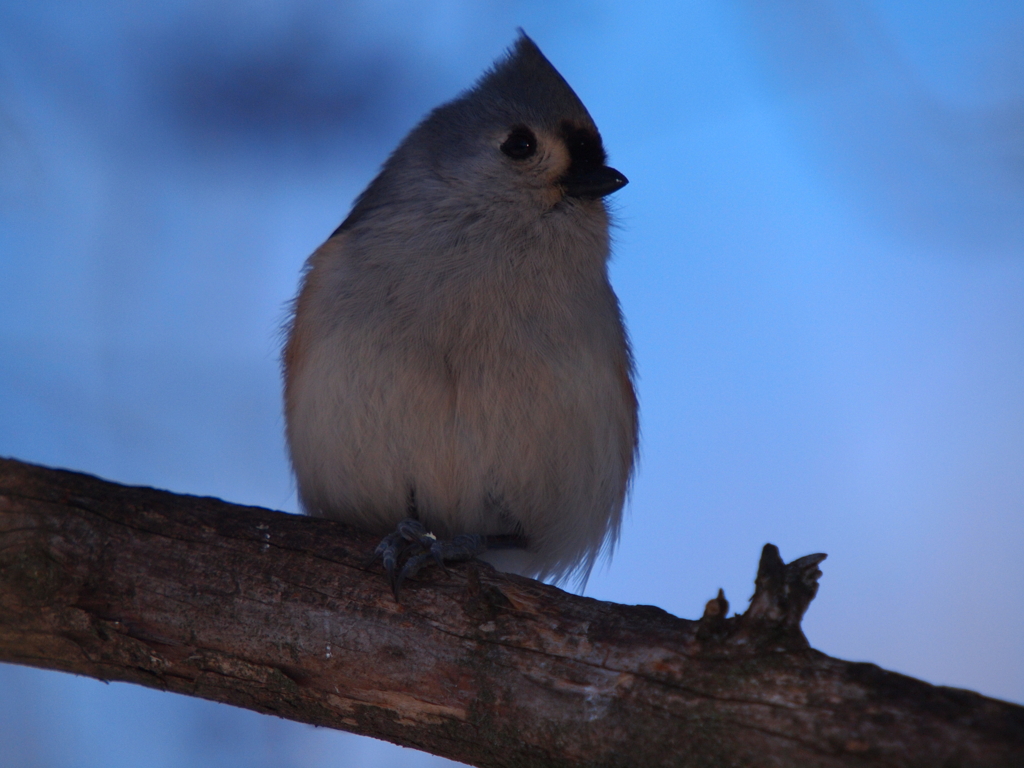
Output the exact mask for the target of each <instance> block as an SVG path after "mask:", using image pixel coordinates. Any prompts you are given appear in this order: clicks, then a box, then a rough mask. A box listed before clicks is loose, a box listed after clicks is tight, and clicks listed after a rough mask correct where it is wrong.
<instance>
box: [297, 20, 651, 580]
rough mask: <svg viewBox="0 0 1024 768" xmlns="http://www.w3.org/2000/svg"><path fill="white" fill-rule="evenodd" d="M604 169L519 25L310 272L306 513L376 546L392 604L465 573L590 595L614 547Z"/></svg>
mask: <svg viewBox="0 0 1024 768" xmlns="http://www.w3.org/2000/svg"><path fill="white" fill-rule="evenodd" d="M606 158H607V155H606V152H605V149H604V146H603V143H602V139H601V135H600V133H599V132H598V129H597V126H596V125H595V124H594V121H593V119H592V118H591V116H590V114H589V113H588V111H587V109H586V107H584V105H583V103H582V102H581V101H580V99H579V97H578V96H577V95H576V93H575V92H574V91H573V90H572V88H571V87H570V86H569V84H568V83H567V82H566V81H565V79H564V78H563V77H562V76H561V75H560V74H559V72H558V71H557V70H556V69H555V67H554V66H553V65H552V64H551V63H550V62H549V61H548V59H547V58H546V57H545V56H544V54H543V53H542V52H541V51H540V49H539V48H538V47H537V45H536V43H534V42H533V40H531V39H530V38H529V37H528V36H527V35H526V33H525V32H523V31H522V30H521V29H520V30H519V34H518V37H517V39H516V40H515V42H514V44H513V45H512V47H511V48H510V49H508V50H507V51H506V52H505V53H504V54H503V56H502V57H501V58H499V59H498V60H497V61H496V62H495V63H494V64H493V65H492V67H491V68H490V69H489V70H487V71H486V72H485V73H484V74H483V75H482V76H481V78H480V79H479V80H478V81H477V82H476V83H475V85H473V86H472V87H471V88H470V89H468V90H466V91H464V92H463V93H461V94H460V95H459V96H457V97H456V98H455V99H454V100H452V101H450V102H447V103H445V104H442V105H441V106H439V107H437V108H436V109H434V110H433V111H432V112H430V113H429V114H428V115H427V116H426V117H425V118H424V119H423V120H422V122H420V123H419V124H418V125H417V126H416V127H415V128H414V129H413V130H412V131H411V132H410V133H409V134H408V136H406V138H405V139H404V140H403V141H402V142H401V143H400V144H399V146H398V147H397V148H396V149H395V150H394V151H393V152H392V154H391V155H390V156H389V157H388V159H387V160H386V161H385V163H384V164H383V166H382V168H381V170H380V172H379V174H378V175H377V176H376V178H374V179H373V181H372V182H371V183H370V184H369V186H368V187H367V188H366V189H365V191H363V192H362V193H361V194H360V195H359V196H358V197H357V198H356V200H355V202H354V204H353V206H352V208H351V210H350V212H349V214H348V216H347V217H346V218H345V219H344V221H343V222H342V223H341V225H340V226H339V227H338V228H337V229H336V230H335V231H334V232H333V233H332V234H331V236H330V237H329V238H328V239H327V240H326V241H325V242H324V243H323V245H321V246H320V247H319V248H318V249H317V250H316V251H315V252H314V253H313V254H312V255H311V256H310V257H309V259H308V260H307V262H306V264H305V266H304V268H303V273H302V276H301V280H300V287H299V291H298V294H297V296H296V298H295V300H294V302H293V303H292V309H291V314H290V320H289V321H288V323H287V325H286V342H285V345H284V350H283V355H282V358H283V359H282V363H283V372H284V410H285V432H286V438H287V445H288V453H289V457H290V460H291V465H292V469H293V471H294V475H295V480H296V486H297V491H298V496H299V501H300V504H301V506H302V508H303V510H304V511H305V512H306V513H307V514H310V515H313V516H317V517H323V518H330V519H334V520H340V521H343V522H345V523H348V524H350V525H352V526H355V527H357V528H360V529H362V530H364V531H367V532H372V533H376V534H379V535H381V536H382V537H383V539H382V540H381V544H380V546H379V547H378V548H377V550H376V551H375V552H374V557H375V558H382V559H383V561H384V566H385V568H386V570H387V572H388V575H389V577H390V578H391V582H392V588H393V589H394V592H395V597H396V599H397V598H398V588H399V586H400V585H401V583H402V581H403V580H404V579H406V578H408V577H410V576H413V575H414V574H415V573H416V572H417V571H419V570H420V568H421V567H422V566H423V565H424V564H428V561H431V560H433V561H437V562H438V563H440V565H441V566H442V567H444V565H445V562H453V561H458V560H467V559H470V558H472V557H479V558H480V559H482V560H485V561H487V562H490V563H491V564H492V565H493V566H494V567H495V568H497V569H498V570H501V571H507V572H510V573H518V574H521V575H524V576H528V577H532V578H537V579H542V580H549V581H551V582H554V583H564V582H566V581H573V582H574V583H575V584H576V585H577V586H579V587H582V586H584V585H585V584H586V581H587V578H588V577H589V575H590V573H591V570H592V568H593V566H594V564H595V562H596V561H597V560H598V558H599V556H600V555H601V554H602V553H607V554H609V555H610V552H611V550H612V549H613V548H614V546H615V543H616V541H617V538H618V535H619V531H620V527H621V521H622V513H623V506H624V503H625V500H626V496H627V493H628V489H629V486H630V482H631V478H632V476H633V471H634V467H635V464H636V459H637V453H638V440H639V427H638V405H637V398H636V394H635V389H634V380H635V366H634V361H633V354H632V351H631V346H630V342H629V338H628V335H627V331H626V328H625V325H624V321H623V316H622V312H621V309H620V305H619V301H618V298H617V296H616V294H615V293H614V291H613V289H612V287H611V284H610V282H609V278H608V262H609V257H610V243H611V238H610V232H609V222H610V218H609V211H608V206H607V201H606V200H605V198H606V196H607V195H609V194H611V193H613V192H615V191H616V190H618V189H621V188H622V187H623V186H625V185H626V183H627V179H626V177H625V176H623V175H622V174H621V173H620V172H619V171H617V170H615V169H614V168H611V167H610V166H608V165H607V159H606ZM446 570H447V569H446Z"/></svg>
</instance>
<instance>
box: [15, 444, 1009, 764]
mask: <svg viewBox="0 0 1024 768" xmlns="http://www.w3.org/2000/svg"><path fill="white" fill-rule="evenodd" d="M375 544H376V542H375V541H374V540H373V539H372V538H371V537H369V536H367V535H366V534H363V533H359V532H357V531H353V530H351V529H349V528H347V527H345V526H343V525H341V524H338V523H335V522H332V521H327V520H316V519H312V518H307V517H299V516H295V515H286V514H283V513H280V512H272V511H269V510H266V509H259V508H255V507H240V506H236V505H233V504H227V503H225V502H222V501H219V500H217V499H209V498H197V497H192V496H182V495H176V494H171V493H166V492H163V491H156V490H152V489H148V488H131V487H125V486H121V485H116V484H113V483H108V482H104V481H102V480H99V479H96V478H93V477H89V476H87V475H81V474H75V473H71V472H63V471H58V470H51V469H45V468H42V467H37V466H32V465H29V464H24V463H21V462H17V461H10V460H0V660H4V661H10V662H15V663H18V664H29V665H32V666H37V667H45V668H48V669H59V670H64V671H67V672H74V673H76V674H82V675H88V676H91V677H96V678H99V679H101V680H124V681H128V682H134V683H139V684H141V685H146V686H149V687H152V688H159V689H161V690H168V691H175V692H177V693H184V694H188V695H191V696H200V697H203V698H207V699H211V700H214V701H220V702H224V703H226V704H233V705H235V706H240V707H245V708H247V709H253V710H256V711H258V712H264V713H267V714H274V715H278V716H280V717H285V718H288V719H291V720H298V721H300V722H306V723H313V724H316V725H321V726H328V727H331V728H340V729H343V730H347V731H353V732H355V733H361V734H365V735H368V736H374V737H377V738H381V739H386V740H388V741H392V742H395V743H396V744H402V745H404V746H408V747H414V748H417V749H422V750H426V751H428V752H432V753H434V754H437V755H443V756H445V757H449V758H452V759H454V760H461V761H463V762H467V763H470V764H473V765H478V766H527V765H528V766H581V765H587V766H660V765H666V766H667V765H672V766H712V765H714V766H718V765H741V766H807V767H813V766H866V765H884V766H922V768H924V767H925V766H927V768H934V766H954V765H955V766H1021V765H1024V708H1021V707H1018V706H1015V705H1012V704H1008V703H1004V702H1000V701H995V700H993V699H987V698H985V697H982V696H979V695H977V694H975V693H970V692H968V691H961V690H955V689H950V688H940V687H935V686H931V685H927V684H926V683H922V682H919V681H917V680H913V679H911V678H908V677H904V676H902V675H898V674H895V673H892V672H886V671H884V670H882V669H879V668H878V667H876V666H874V665H872V664H855V663H850V662H845V661H840V660H838V659H833V658H830V657H828V656H825V655H824V654H822V653H819V652H817V651H814V650H812V649H811V648H809V647H808V645H807V642H806V640H805V639H804V636H803V634H802V633H801V631H800V626H799V622H800V617H801V616H802V615H803V611H804V610H805V609H806V607H807V604H808V603H809V602H810V600H811V599H812V598H813V596H814V593H815V591H816V589H817V577H818V576H819V575H820V572H819V571H818V570H817V566H818V563H820V562H821V560H822V559H823V557H824V556H822V555H811V556H808V557H804V558H801V559H800V560H797V561H795V562H794V563H791V564H789V565H784V564H783V563H782V561H781V560H780V559H779V557H778V551H777V550H776V549H775V548H774V547H771V546H767V547H766V548H765V553H764V555H763V557H762V562H761V566H760V568H759V572H758V578H757V591H756V593H755V596H754V598H753V601H752V603H751V608H750V609H749V610H748V611H747V613H746V614H744V615H743V616H741V617H733V618H725V614H726V611H727V603H726V602H725V599H724V597H722V595H721V593H719V597H718V598H715V599H713V600H712V601H711V602H709V603H708V608H707V610H706V611H705V615H704V618H702V619H701V620H700V621H686V620H683V619H678V618H676V617H674V616H671V615H669V614H668V613H666V612H664V611H662V610H660V609H658V608H653V607H650V606H623V605H616V604H613V603H604V602H600V601H597V600H591V599H587V598H582V597H576V596H573V595H569V594H566V593H564V592H562V591H560V590H558V589H556V588H554V587H550V586H546V585H543V584H540V583H538V582H535V581H531V580H529V579H523V578H519V577H515V576H508V575H504V574H499V573H497V572H495V571H493V569H490V568H489V567H488V566H485V565H481V564H477V563H471V564H468V565H465V566H458V567H455V568H453V569H452V575H451V576H450V577H446V576H445V575H444V574H443V573H440V572H438V571H436V570H434V571H433V572H428V573H426V574H425V575H424V576H422V577H420V578H419V579H417V580H416V581H415V582H413V583H410V584H408V585H407V586H406V588H405V589H404V590H403V595H402V603H401V604H397V603H395V601H394V599H393V598H392V596H391V594H390V591H389V588H388V585H387V580H386V579H385V578H384V576H383V575H382V572H381V571H380V570H379V568H377V567H369V568H368V567H366V566H365V560H366V558H367V555H368V553H370V552H372V550H373V547H374V545H375Z"/></svg>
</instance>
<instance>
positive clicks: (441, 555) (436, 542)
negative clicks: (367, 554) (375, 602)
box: [367, 518, 487, 602]
mask: <svg viewBox="0 0 1024 768" xmlns="http://www.w3.org/2000/svg"><path fill="white" fill-rule="evenodd" d="M486 548H487V547H486V543H485V541H484V537H483V536H476V535H473V534H461V535H459V536H455V537H453V538H452V539H451V540H450V541H445V540H442V539H439V538H437V537H436V536H435V535H434V534H432V533H431V532H430V531H428V530H427V529H426V527H425V526H424V525H423V523H421V522H420V521H419V520H413V519H412V518H409V519H406V520H403V521H402V522H400V523H399V524H398V527H397V528H396V529H395V531H394V533H389V534H388V535H387V536H385V537H384V538H383V539H382V540H381V542H380V544H378V545H377V548H376V549H375V550H374V552H373V556H372V557H371V558H370V560H369V561H368V562H367V565H371V564H373V563H374V562H376V561H377V560H378V558H379V559H380V560H381V561H382V564H383V566H384V570H385V571H386V572H387V574H388V580H389V581H390V582H391V592H392V594H394V596H395V601H396V602H397V601H398V593H399V590H401V588H402V583H403V582H404V581H405V580H406V579H407V578H410V577H412V576H415V575H416V574H417V573H419V571H420V569H421V568H422V567H423V566H424V565H425V564H426V563H427V562H428V561H430V560H433V561H434V562H435V563H437V565H438V566H440V568H441V570H442V571H444V572H445V574H447V573H448V566H447V565H445V563H446V562H458V561H462V560H471V559H472V558H474V557H476V556H477V555H479V554H480V553H481V552H483V551H484V550H485V549H486ZM403 557H404V558H405V562H403V563H402V565H401V568H399V563H400V562H402V558H403Z"/></svg>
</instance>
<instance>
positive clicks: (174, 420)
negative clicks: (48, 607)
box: [0, 0, 1024, 768]
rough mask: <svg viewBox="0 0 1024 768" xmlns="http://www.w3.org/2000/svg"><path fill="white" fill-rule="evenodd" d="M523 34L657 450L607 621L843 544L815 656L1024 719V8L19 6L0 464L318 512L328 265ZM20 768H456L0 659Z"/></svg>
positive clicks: (618, 566) (5, 715) (691, 612)
mask: <svg viewBox="0 0 1024 768" xmlns="http://www.w3.org/2000/svg"><path fill="white" fill-rule="evenodd" d="M519 25H521V26H523V27H524V28H525V29H526V31H527V32H528V33H529V34H530V35H531V36H532V37H533V38H534V39H535V40H536V41H537V43H538V44H539V45H540V46H541V48H542V49H543V50H544V52H545V53H546V54H547V56H548V57H549V58H550V59H551V61H552V62H553V63H554V64H555V66H556V67H558V68H559V70H560V71H561V72H562V73H563V75H564V76H565V77H566V79H567V80H568V81H569V83H570V84H572V86H573V87H574V88H575V90H576V91H577V92H578V93H579V95H580V97H581V98H582V99H583V101H584V102H585V103H586V105H587V106H588V108H589V109H590V111H591V113H592V114H593V116H594V118H595V120H596V122H597V124H598V125H599V126H600V128H601V131H602V133H603V134H604V139H605V144H606V146H607V148H608V150H609V154H610V160H611V162H612V163H613V164H614V165H615V167H617V168H619V169H620V170H621V171H623V172H624V173H625V174H626V175H627V176H628V177H629V179H630V180H631V183H630V184H629V186H627V187H626V188H625V189H624V190H622V191H621V192H619V193H617V194H616V195H615V196H614V198H613V206H614V208H615V211H616V219H617V222H618V228H617V229H616V233H615V238H616V246H615V260H614V263H613V265H612V268H611V269H612V280H613V283H614V285H615V287H616V290H617V291H618V294H619V296H620V298H621V300H622V304H623V309H624V312H625V315H626V318H627V321H628V324H629V328H630V331H631V334H632V338H633V343H634V345H635V351H636V357H637V363H638V367H639V376H640V379H639V395H640V400H641V407H642V425H643V444H642V458H641V468H640V472H639V475H638V477H637V479H636V483H635V487H634V491H633V495H632V500H631V504H630V510H629V514H628V518H627V521H626V524H625V526H624V528H623V532H622V538H621V542H620V544H619V547H618V550H617V552H616V554H615V557H614V559H613V560H612V561H611V562H610V564H608V565H607V566H606V567H602V568H599V569H597V570H596V571H595V573H594V575H593V577H592V578H591V580H590V583H589V585H588V587H587V590H586V593H587V594H589V595H592V596H594V597H598V598H601V599H607V600H614V601H617V602H624V603H646V604H654V605H658V606H661V607H663V608H665V609H666V610H668V611H671V612H672V613H675V614H677V615H681V616H684V617H689V618H696V617H697V616H699V615H700V613H701V611H702V608H703V605H704V603H705V601H707V600H708V599H709V598H711V597H712V596H713V595H714V594H715V592H716V590H717V589H718V588H719V587H723V588H724V589H725V592H726V596H727V597H728V598H729V599H730V600H731V601H732V604H733V607H734V608H735V609H737V610H740V611H742V610H743V608H744V607H745V605H746V600H747V598H748V597H749V596H750V594H751V591H752V582H753V577H754V573H755V569H756V564H757V558H758V555H759V553H760V549H761V546H762V545H763V544H764V543H765V542H768V541H770V542H774V543H775V544H777V545H779V547H780V548H781V550H782V554H783V557H784V558H785V559H787V560H792V559H794V558H796V557H798V556H801V555H805V554H808V553H811V552H818V551H822V552H827V553H828V554H829V558H828V560H827V561H826V562H825V563H824V564H823V570H824V576H823V578H822V580H821V591H820V593H819V596H818V598H817V599H816V600H815V602H814V603H813V604H812V606H811V608H810V611H809V613H808V615H807V617H806V619H805V622H804V627H805V631H806V634H807V636H808V638H809V639H810V641H811V643H812V644H813V645H814V646H815V647H816V648H818V649H820V650H822V651H824V652H826V653H828V654H832V655H834V656H839V657H842V658H845V659H851V660H862V661H871V662H875V663H877V664H880V665H881V666H883V667H885V668H888V669H892V670H896V671H899V672H903V673H906V674H909V675H913V676H915V677H918V678H922V679H924V680H927V681H929V682H932V683H938V684H942V685H950V686H957V687H964V688H970V689H973V690H976V691H979V692H981V693H983V694H986V695H989V696H995V697H999V698H1003V699H1008V700H1011V701H1016V702H1024V4H1021V3H1020V2H1019V0H1012V1H1010V0H990V2H986V3H977V2H967V0H960V1H956V2H952V1H950V2H947V1H945V0H929V2H896V1H888V2H883V1H882V0H877V1H874V2H869V1H867V0H845V2H839V0H835V1H834V2H831V1H829V0H817V1H814V0H780V1H779V2H774V3H761V2H756V1H755V0H731V1H729V2H711V1H710V0H708V1H705V2H680V1H679V0H668V1H666V2H660V3H659V2H651V3H644V4H636V3H613V2H604V3H599V2H593V3H583V2H569V1H567V2H555V1H554V0H546V1H545V2H514V1H513V2H509V1H508V0H504V1H503V2H500V3H498V2H476V3H470V2H459V1H458V0H450V1H449V2H435V3H426V2H424V3H406V2H381V1H380V0H377V1H376V2H371V1H369V0H367V1H365V2H338V0H332V1H331V2H327V1H326V0H324V1H323V2H320V1H318V0H291V1H290V2H282V1H280V0H252V1H251V2H243V1H241V0H238V1H235V2H226V1H224V2H218V1H217V0H214V1H213V2H211V0H203V2H198V1H191V0H163V2H157V3H138V2H114V1H113V0H108V1H106V2H104V1H103V0H96V1H94V2H87V3H80V2H53V1H51V0H37V1H36V2H33V3H25V2H21V1H20V0H0V455H6V456H13V457H17V458H20V459H23V460H26V461H32V462H39V463H42V464H47V465H51V466H57V467H67V468H71V469H76V470H81V471H85V472H89V473H94V474H97V475H100V476H102V477H105V478H108V479H111V480H116V481H119V482H123V483H132V484H145V485H152V486H156V487H159V488H167V489H170V490H173V491H179V492H186V493H196V494H204V495H216V496H221V497H223V498H225V499H228V500H231V501H235V502H240V503H245V504H259V505H264V506H267V507H272V508H276V509H284V510H289V511H294V510H295V509H296V500H295V494H294V486H293V483H292V480H291V478H290V476H289V470H288V466H287V462H286V457H285V453H284V445H283V439H282V418H281V406H280V396H279V387H280V382H279V373H278V349H279V331H280V327H281V325H282V323H283V321H284V319H285V316H286V309H285V307H286V303H287V302H288V300H289V299H290V298H291V296H292V295H293V293H294V292H295V289H296V285H297V280H298V276H299V271H300V269H301V266H302V263H303V261H304V259H305V258H306V256H307V255H308V254H309V253H310V252H311V251H312V250H313V249H314V248H315V247H316V246H317V245H319V244H320V243H321V242H322V241H323V240H324V239H325V238H326V237H327V236H328V235H329V234H330V233H331V231H332V230H333V229H334V228H335V227H336V226H337V225H338V224H339V223H340V221H341V220H342V219H343V218H344V216H345V214H346V213H347V210H348V208H349V205H350V203H351V201H352V199H353V198H354V197H355V195H356V194H358V193H359V191H360V190H361V189H362V188H363V187H364V186H365V185H366V184H367V183H368V182H369V181H370V179H371V178H372V177H373V175H374V173H375V172H376V169H377V168H378V167H379V165H380V163H381V162H382V161H383V160H384V158H385V157H386V156H387V154H388V152H389V151H390V150H391V149H392V148H393V147H394V146H395V145H396V144H397V142H398V141H399V140H400V139H401V138H402V137H403V135H404V134H405V133H406V132H407V131H408V130H409V129H410V128H411V127H412V126H413V125H414V124H415V123H416V121H417V120H418V119H419V118H420V117H422V116H423V115H424V114H425V113H426V112H427V111H428V110H429V109H430V108H432V107H434V106H436V105H437V104H439V103H441V102H443V101H445V100H447V99H450V98H452V97H453V96H455V95H456V94H457V93H458V92H459V91H460V90H462V89H464V88H466V87H468V86H470V85H471V84H472V83H473V81H474V80H475V79H476V78H477V77H478V76H479V75H480V74H481V72H482V71H483V70H484V69H485V68H486V67H488V66H489V65H490V64H491V62H492V61H493V60H494V59H495V58H496V57H497V56H499V55H500V54H501V53H502V51H503V50H504V49H505V48H506V47H507V46H508V45H509V44H511V43H512V41H513V40H514V37H515V27H516V26H519ZM0 745H2V747H0V766H3V768H7V767H8V766H12V767H13V766H18V767H19V768H20V767H21V766H39V767H46V768H48V767H50V766H53V767H54V768H63V767H65V766H67V767H68V768H90V767H91V766H103V767H104V768H115V767H118V766H131V767H132V768H149V767H150V766H152V767H154V768H155V767H157V766H180V765H185V764H187V765H189V766H200V767H202V766H218V768H230V767H231V766H240V767H241V766H247V767H248V766H257V767H258V766H268V767H269V766H273V767H274V768H280V767H285V768H286V767H288V766H310V767H317V768H318V767H320V766H324V767H327V766H439V765H444V764H449V765H451V763H447V761H443V760H440V759H438V758H433V757H430V756H428V755H424V754H421V753H417V752H413V751H410V750H403V749H401V748H399V747H395V746H392V745H389V744H384V743H382V742H376V741H373V740H370V739H364V738H359V737H355V736H351V735H348V734H343V733H338V732H332V731H327V730H323V729H314V728H311V727H307V726H304V725H299V724H296V723H290V722H286V721H282V720H278V719H274V718H270V717H265V716H262V715H257V714H254V713H251V712H247V711H243V710H238V709H232V708H229V707H226V706H221V705H215V704H211V703H208V702H204V701H199V700H196V699H190V698H186V697H180V696H174V695H171V694H164V693H159V692H155V691H150V690H147V689H143V688H140V687H135V686H130V685H125V684H110V685H105V684H103V683H100V682H97V681H94V680H90V679H84V678H76V677H72V676H70V675H63V674H57V673H53V672H44V671H39V670H34V669H29V668H24V667H15V666H9V665H8V666H2V665H0Z"/></svg>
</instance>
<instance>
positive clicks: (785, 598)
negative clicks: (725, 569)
mask: <svg viewBox="0 0 1024 768" xmlns="http://www.w3.org/2000/svg"><path fill="white" fill-rule="evenodd" d="M826 557H827V555H825V554H823V553H818V554H814V555H805V556H804V557H801V558H798V559H797V560H794V561H793V562H791V563H785V562H783V560H782V557H781V556H780V555H779V548H778V547H776V546H775V545H774V544H765V545H764V549H762V550H761V562H760V563H759V564H758V566H757V578H756V579H755V581H754V595H753V597H751V598H750V607H749V608H748V609H747V611H746V613H743V614H740V615H738V616H734V617H732V618H730V619H727V618H726V613H727V612H728V610H729V601H728V600H726V599H725V593H724V592H723V591H722V590H721V589H720V590H718V596H717V597H715V598H714V599H712V600H709V601H708V603H707V605H706V606H705V608H704V615H703V616H702V617H701V620H700V623H699V625H698V628H697V639H698V640H700V641H701V642H702V644H704V645H705V646H707V645H708V644H712V645H715V644H728V645H731V646H737V645H747V646H749V647H750V649H751V650H752V651H759V652H763V651H772V650H774V651H793V650H801V649H803V648H807V647H809V644H808V642H807V638H806V637H804V633H803V631H802V630H801V629H800V621H801V620H802V619H803V616H804V613H805V612H806V611H807V607H808V606H809V605H810V604H811V600H813V599H814V596H815V595H816V594H817V593H818V579H819V578H820V577H821V570H820V569H819V568H818V564H819V563H821V561H822V560H824V559H825V558H826Z"/></svg>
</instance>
